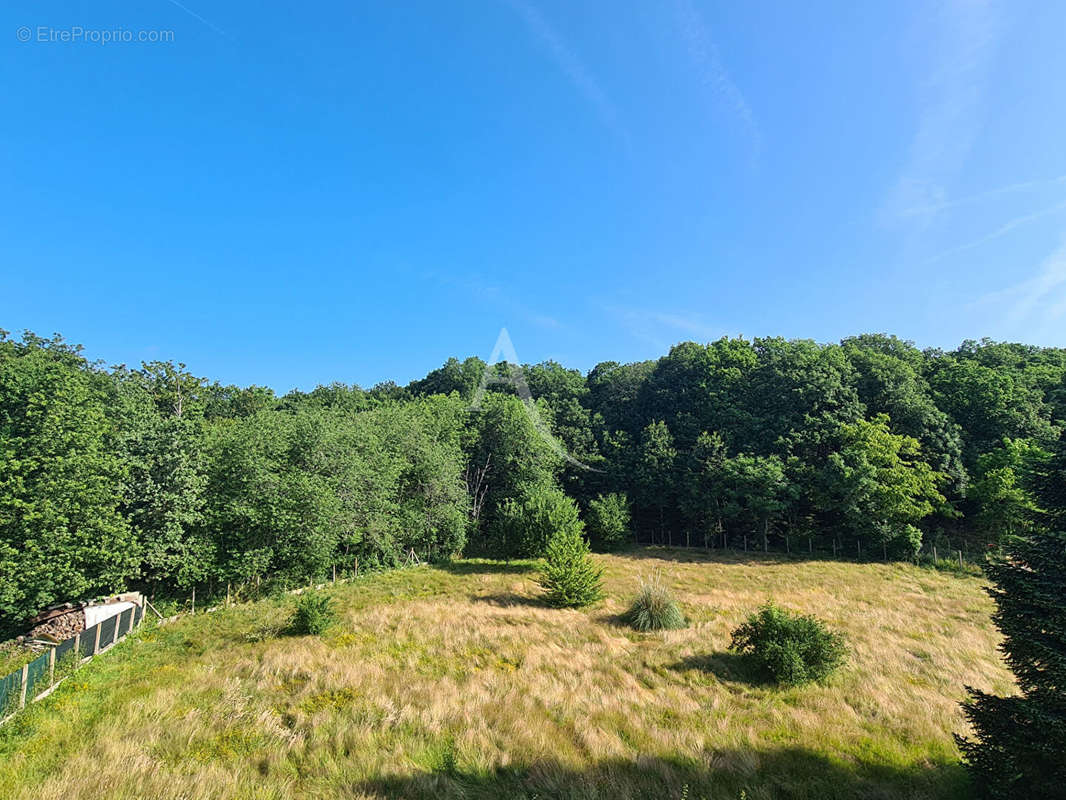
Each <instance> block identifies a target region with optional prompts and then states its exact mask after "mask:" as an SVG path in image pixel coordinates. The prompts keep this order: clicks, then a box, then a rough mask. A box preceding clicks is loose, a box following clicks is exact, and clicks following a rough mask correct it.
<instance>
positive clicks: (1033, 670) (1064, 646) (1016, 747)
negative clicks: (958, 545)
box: [958, 475, 1066, 799]
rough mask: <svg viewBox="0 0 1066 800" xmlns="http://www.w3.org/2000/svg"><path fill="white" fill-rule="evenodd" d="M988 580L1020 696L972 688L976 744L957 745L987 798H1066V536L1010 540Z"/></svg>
mask: <svg viewBox="0 0 1066 800" xmlns="http://www.w3.org/2000/svg"><path fill="white" fill-rule="evenodd" d="M1060 479H1061V475H1060ZM988 574H989V577H990V578H991V579H992V581H993V582H994V584H995V586H994V588H992V589H991V590H990V593H991V594H992V597H993V598H994V599H995V601H996V606H997V610H996V613H995V615H994V619H995V622H996V625H997V626H998V627H999V629H1000V630H1001V631H1002V632H1003V635H1004V642H1003V645H1002V650H1003V652H1004V654H1005V656H1006V659H1007V663H1008V664H1009V665H1010V667H1011V669H1012V670H1013V671H1014V674H1015V675H1016V676H1017V679H1018V685H1019V687H1020V688H1021V694H1019V695H1015V696H1012V697H996V696H994V695H989V694H985V693H984V692H980V691H976V690H974V689H970V700H969V702H967V703H964V704H963V709H964V711H965V713H966V716H967V717H968V718H969V720H970V722H971V724H972V725H973V728H974V733H975V734H976V738H975V739H963V738H961V737H958V742H959V746H960V747H961V748H962V751H963V754H964V755H965V758H966V762H967V764H968V766H969V767H970V770H971V772H972V773H973V777H974V784H975V786H976V788H977V790H978V791H979V792H980V793H981V794H982V795H983V796H985V797H988V798H1004V799H1005V798H1021V797H1033V798H1036V797H1039V798H1055V797H1060V798H1061V797H1066V533H1063V532H1061V531H1056V532H1037V533H1034V534H1032V535H1030V536H1028V537H1024V538H1018V539H1014V540H1013V541H1012V542H1011V543H1009V544H1008V546H1007V548H1006V552H1005V554H1004V556H1003V557H1002V558H1001V559H1000V560H998V561H995V562H993V563H992V564H990V565H989V567H988Z"/></svg>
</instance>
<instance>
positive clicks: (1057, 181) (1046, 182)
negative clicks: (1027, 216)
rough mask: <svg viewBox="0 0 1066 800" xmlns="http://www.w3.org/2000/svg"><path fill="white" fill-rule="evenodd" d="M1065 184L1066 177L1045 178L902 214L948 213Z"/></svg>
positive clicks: (902, 212)
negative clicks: (983, 202) (992, 199)
mask: <svg viewBox="0 0 1066 800" xmlns="http://www.w3.org/2000/svg"><path fill="white" fill-rule="evenodd" d="M1064 183H1066V175H1059V176H1057V177H1055V178H1045V179H1042V180H1035V181H1019V182H1017V183H1011V184H1007V185H1006V186H997V187H996V188H995V189H986V190H985V191H983V192H976V193H975V194H971V195H967V196H965V197H957V198H954V199H952V200H946V199H942V200H941V201H939V202H937V203H934V204H931V205H921V206H915V207H913V208H906V209H902V210H901V212H900V213H901V215H902V216H905V217H914V216H924V215H927V214H936V213H938V212H940V211H947V210H949V209H952V208H957V207H959V206H965V205H969V204H970V203H978V202H980V201H982V200H988V199H990V198H993V197H1000V196H1002V195H1007V194H1014V193H1015V192H1024V191H1029V190H1032V189H1046V188H1048V187H1051V186H1058V185H1061V184H1064Z"/></svg>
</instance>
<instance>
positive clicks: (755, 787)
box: [0, 550, 1012, 800]
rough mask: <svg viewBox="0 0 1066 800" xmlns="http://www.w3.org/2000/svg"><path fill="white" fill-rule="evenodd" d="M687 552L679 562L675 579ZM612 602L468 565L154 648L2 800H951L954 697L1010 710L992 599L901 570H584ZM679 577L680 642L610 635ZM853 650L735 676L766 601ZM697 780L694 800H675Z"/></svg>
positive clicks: (68, 697) (47, 743)
mask: <svg viewBox="0 0 1066 800" xmlns="http://www.w3.org/2000/svg"><path fill="white" fill-rule="evenodd" d="M675 558H676V560H675ZM596 560H597V562H598V564H599V565H600V566H602V567H603V568H604V586H605V590H606V594H607V599H606V600H605V602H604V603H603V605H602V606H600V607H596V608H594V609H593V610H590V611H584V610H566V611H559V610H556V609H551V608H546V607H544V606H542V605H540V604H539V603H537V602H536V600H535V598H536V597H537V594H538V587H537V584H536V577H537V571H536V565H535V564H533V563H529V562H518V563H512V564H509V565H508V564H502V563H498V562H481V561H464V562H458V563H457V564H454V565H445V566H441V567H419V568H413V569H409V570H404V571H401V572H396V573H386V574H382V575H376V576H373V578H372V579H367V580H361V581H358V582H355V583H353V584H350V585H345V586H337V587H336V588H335V589H332V590H331V597H332V598H333V601H334V605H335V607H336V609H337V621H336V622H335V624H334V625H332V626H331V627H330V628H328V629H327V630H326V632H325V633H323V634H321V635H320V636H316V637H291V636H253V635H251V634H253V633H254V632H256V631H261V630H281V629H283V628H284V626H285V624H286V621H287V618H288V616H289V614H290V613H291V608H292V600H291V598H284V599H267V600H264V601H263V602H261V603H257V604H254V605H249V606H240V607H234V608H230V609H221V610H219V611H217V612H215V613H212V614H208V615H198V616H197V617H196V618H192V619H186V620H183V621H179V622H176V623H173V624H171V625H168V626H166V627H164V628H159V629H155V630H152V629H144V630H142V632H140V633H138V634H137V635H135V636H134V637H132V638H131V639H129V640H127V641H126V642H124V643H123V644H122V645H120V646H119V647H117V648H116V649H115V650H113V651H111V652H109V653H108V655H107V656H106V657H104V658H98V659H94V660H93V661H92V662H90V663H89V664H87V665H85V666H83V667H82V668H80V669H79V670H78V671H77V672H76V673H75V674H74V676H73V677H72V678H70V679H69V680H67V681H66V682H65V683H64V684H62V686H60V688H59V689H58V690H57V691H56V693H55V694H53V695H51V696H50V697H48V698H46V699H45V700H43V701H41V702H39V703H35V704H33V705H32V706H31V707H27V708H26V709H25V710H24V711H23V712H20V714H19V715H18V716H17V717H16V718H15V720H13V721H12V722H11V723H9V724H8V725H5V726H2V727H0V797H3V798H5V800H6V799H7V798H11V800H31V799H32V800H60V799H61V798H62V800H69V798H72V797H77V798H79V800H82V799H84V800H94V799H95V798H144V799H145V800H154V799H155V798H172V797H175V796H181V797H184V798H189V799H190V800H201V799H202V800H207V799H208V798H211V799H212V800H215V799H217V798H253V797H255V798H270V799H271V800H296V798H307V797H316V798H332V797H337V798H341V797H343V798H372V797H415V798H418V797H423V798H438V797H440V798H459V797H466V798H498V797H508V798H532V797H534V796H536V797H539V798H542V799H543V798H547V797H567V798H572V799H573V800H593V799H594V798H622V799H623V800H624V799H625V798H639V797H662V798H679V797H681V796H682V792H683V791H687V793H688V794H687V796H688V797H691V798H700V797H706V798H728V799H729V800H735V798H737V797H739V796H740V793H741V792H742V791H743V792H746V795H747V797H748V798H750V799H751V800H769V799H770V798H777V797H790V798H800V799H802V798H809V799H810V800H814V798H819V799H820V800H821V799H822V798H841V799H843V798H853V797H863V796H865V797H878V798H889V799H890V798H912V799H914V800H922V799H923V798H929V800H932V798H959V800H961V799H962V798H965V797H968V796H969V793H970V787H969V786H968V785H967V783H966V780H967V778H966V774H965V771H964V770H963V769H962V768H961V767H960V765H959V761H958V753H957V751H956V749H955V745H954V742H953V740H952V738H951V734H952V733H953V732H955V731H963V730H965V720H964V719H963V717H962V715H961V714H960V713H959V708H958V701H959V700H960V699H961V698H962V696H963V688H962V687H963V685H965V684H968V685H972V686H975V687H978V688H981V689H984V690H990V691H996V692H997V693H1006V692H1009V691H1010V688H1011V685H1012V684H1011V678H1010V674H1009V673H1008V672H1007V671H1006V670H1005V668H1004V667H1003V665H1002V663H1001V661H1000V658H999V656H998V654H997V653H996V650H995V647H996V644H997V643H998V641H999V636H998V634H997V633H996V631H995V629H994V628H993V626H992V625H991V623H990V621H989V612H990V609H991V601H990V600H989V598H987V597H986V596H985V594H984V593H983V591H982V586H983V584H982V582H981V581H980V580H977V579H974V578H970V577H956V576H953V575H949V574H946V573H940V572H936V571H932V570H925V569H919V568H916V567H913V566H906V565H895V564H854V563H851V564H848V563H843V562H828V561H809V562H793V561H789V560H787V559H783V558H782V559H777V558H774V557H772V556H771V557H764V556H761V555H760V557H759V559H758V560H757V561H746V560H744V559H743V557H742V556H740V555H725V554H716V555H715V556H713V557H708V558H703V557H696V556H693V555H691V554H684V555H683V556H682V555H676V556H675V554H674V553H672V552H671V551H668V550H663V551H659V553H658V555H656V556H654V557H652V555H651V554H646V553H641V552H634V553H630V554H624V555H612V556H597V557H596ZM656 566H660V567H663V568H668V569H669V571H670V575H671V586H672V589H673V591H674V593H675V595H676V597H677V599H678V600H679V601H680V603H682V604H683V606H684V608H685V611H686V613H687V614H688V615H689V617H690V620H689V622H690V625H689V627H688V628H686V629H682V630H675V631H671V632H669V633H667V634H665V635H663V636H662V637H647V636H641V635H638V634H636V633H634V632H633V631H629V630H626V629H625V628H622V627H618V626H613V625H610V624H608V622H607V621H608V619H609V618H610V617H611V616H613V615H617V614H621V613H622V612H624V611H625V609H626V606H625V605H623V600H624V599H628V598H630V597H632V596H633V594H634V593H636V592H637V591H638V590H639V588H640V582H641V581H640V576H641V575H646V574H647V573H648V572H649V569H654V568H655V567H656ZM770 594H773V595H774V596H777V597H781V598H783V599H784V598H786V597H787V601H788V605H789V607H791V608H795V609H797V610H798V611H800V612H802V613H817V614H818V615H819V616H822V617H824V618H825V619H826V620H827V621H828V622H829V623H830V624H831V625H832V627H833V628H834V629H837V630H841V631H843V632H845V633H846V634H847V636H848V640H849V644H850V647H851V651H852V660H851V666H850V667H849V669H847V670H845V671H843V672H841V673H840V675H839V676H838V677H837V678H836V679H835V680H834V681H833V683H832V685H831V686H822V685H817V684H814V685H811V686H807V687H803V688H799V689H778V688H774V687H764V686H761V685H757V684H756V685H752V684H749V683H746V682H745V678H744V676H743V674H741V673H740V672H738V671H736V670H735V669H734V666H733V663H732V661H731V657H730V655H729V654H728V652H727V647H728V645H729V634H730V631H732V630H733V629H734V628H735V627H736V626H737V625H738V624H740V623H741V622H742V621H743V620H744V618H745V615H746V614H747V613H748V612H749V611H750V610H751V609H752V608H753V607H756V606H758V605H759V604H760V603H761V602H762V601H764V600H765V598H766V597H767V596H768V595H770ZM686 786H687V787H688V788H687V789H685V787H686Z"/></svg>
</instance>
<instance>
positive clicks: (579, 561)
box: [540, 520, 603, 608]
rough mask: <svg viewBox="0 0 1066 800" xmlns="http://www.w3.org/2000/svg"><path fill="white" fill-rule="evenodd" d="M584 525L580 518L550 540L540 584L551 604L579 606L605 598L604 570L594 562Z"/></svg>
mask: <svg viewBox="0 0 1066 800" xmlns="http://www.w3.org/2000/svg"><path fill="white" fill-rule="evenodd" d="M582 528H583V526H582V525H581V522H580V520H579V521H578V524H577V525H571V526H568V527H566V528H561V529H559V530H558V531H556V532H555V535H553V536H552V538H551V541H549V542H548V546H547V548H546V552H545V554H544V557H545V560H546V563H545V565H544V570H543V572H542V573H541V577H540V585H541V587H543V589H544V591H545V595H544V599H545V600H546V601H547V603H548V604H549V605H553V606H557V607H560V608H580V607H582V606H588V605H592V604H593V603H595V602H596V601H598V600H600V599H601V598H602V597H603V588H602V577H603V570H602V569H601V568H600V567H597V566H596V564H595V563H594V562H593V561H592V557H591V556H590V555H589V545H588V542H586V541H585V537H584V536H583V535H582Z"/></svg>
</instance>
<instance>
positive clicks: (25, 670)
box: [19, 664, 30, 708]
mask: <svg viewBox="0 0 1066 800" xmlns="http://www.w3.org/2000/svg"><path fill="white" fill-rule="evenodd" d="M29 679H30V665H29V664H23V665H22V686H21V690H20V692H19V708H25V707H26V689H27V688H29V687H27V686H26V682H27V681H28V680H29Z"/></svg>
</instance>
